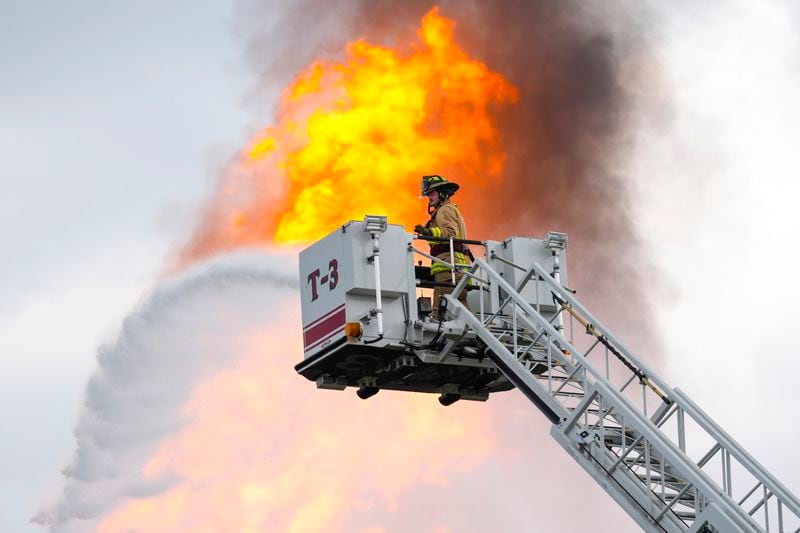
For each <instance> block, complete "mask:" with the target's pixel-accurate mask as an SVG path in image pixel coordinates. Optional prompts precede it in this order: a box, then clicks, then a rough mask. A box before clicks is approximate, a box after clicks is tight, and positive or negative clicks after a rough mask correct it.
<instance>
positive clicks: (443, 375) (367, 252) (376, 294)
mask: <svg viewBox="0 0 800 533" xmlns="http://www.w3.org/2000/svg"><path fill="white" fill-rule="evenodd" d="M423 242H424V241H423ZM415 243H416V238H415V237H414V236H413V235H411V234H408V233H406V232H405V231H404V230H403V228H402V227H401V226H396V225H391V224H388V223H387V220H386V217H382V216H367V217H366V218H365V220H364V221H363V222H361V221H351V222H349V223H347V224H345V225H343V226H342V227H341V228H340V229H338V230H337V231H335V232H333V233H332V234H330V235H329V236H328V237H325V238H324V239H322V240H321V241H319V242H318V243H316V244H314V245H312V246H311V247H309V248H308V249H306V250H304V251H303V252H302V253H301V256H300V276H301V279H300V281H301V298H302V314H303V339H304V346H305V358H304V360H303V361H302V362H301V363H299V364H298V365H297V366H296V367H295V368H296V370H297V371H298V372H299V373H300V374H302V375H303V376H305V377H307V378H308V379H311V380H313V381H315V382H316V384H317V386H318V387H319V388H323V389H335V390H344V389H345V388H347V387H354V388H356V389H357V393H358V395H359V397H361V398H363V399H366V398H369V397H371V396H372V395H374V394H376V393H378V392H379V391H380V390H381V389H389V390H400V391H409V392H428V393H436V394H439V401H440V403H442V404H443V405H450V404H452V403H453V402H455V401H458V400H478V401H485V400H487V399H488V397H489V396H490V395H491V394H492V393H498V392H503V391H508V390H512V389H514V388H516V389H518V390H519V391H520V392H522V393H523V394H524V395H525V397H526V398H527V399H528V400H529V401H530V402H531V403H532V404H534V405H535V406H536V407H537V408H538V409H539V410H540V411H541V412H542V413H543V414H544V415H545V417H546V418H547V420H548V421H549V422H550V423H551V428H550V434H551V436H552V437H553V438H554V439H555V440H556V441H557V442H558V443H559V444H560V445H561V446H562V447H563V448H564V449H565V451H566V452H567V453H568V454H569V455H570V456H571V457H572V458H573V459H574V460H575V461H577V462H578V464H580V465H581V466H582V467H583V469H584V470H585V471H586V472H587V473H588V474H589V475H590V476H591V477H592V478H593V479H594V480H595V481H596V482H597V483H598V484H599V485H600V486H602V487H603V489H604V490H605V491H606V492H607V493H608V494H609V495H610V496H611V497H612V498H613V499H614V500H615V501H616V502H617V503H618V504H619V505H620V506H621V507H622V508H623V509H624V510H625V511H626V512H627V513H628V514H629V515H630V516H631V518H632V519H633V520H634V521H635V522H636V523H637V524H638V525H639V526H640V527H641V528H642V529H643V530H645V531H654V532H655V531H666V532H679V531H680V532H683V531H688V532H699V531H716V532H720V533H727V532H761V531H779V532H794V533H797V532H800V501H798V499H797V497H796V496H795V495H794V494H792V492H791V491H789V490H788V489H787V488H786V487H785V486H784V485H782V484H781V483H780V481H778V480H777V479H776V478H775V477H774V476H773V475H772V474H771V473H770V472H769V471H767V470H766V469H765V468H764V467H763V466H762V465H760V464H759V463H758V462H757V461H756V460H755V459H754V458H753V457H752V456H751V455H750V454H749V453H748V452H747V451H746V450H745V449H744V448H742V446H740V445H739V444H738V443H737V442H736V441H735V440H734V439H733V438H732V437H731V436H730V435H728V434H727V433H726V432H725V431H724V430H723V429H722V428H721V427H719V425H717V424H716V423H715V422H714V421H713V420H712V419H711V418H710V417H709V416H708V415H707V414H706V413H704V412H703V411H702V410H701V409H700V408H699V407H698V406H697V405H696V404H695V403H694V402H693V401H692V400H691V399H690V398H689V397H688V396H687V395H686V394H684V393H683V392H682V391H680V390H679V389H677V388H672V387H671V386H670V385H669V384H668V383H666V382H665V381H664V380H663V379H662V378H661V377H660V376H659V375H658V374H657V373H656V372H655V371H654V370H653V369H652V368H650V367H649V366H648V365H647V364H646V363H645V362H644V361H642V360H641V359H640V358H639V357H638V356H636V355H635V354H634V353H632V352H631V351H630V350H629V349H628V348H627V347H626V346H625V345H624V344H623V343H622V342H621V341H620V340H619V339H618V338H617V337H616V336H615V335H614V334H613V333H612V332H611V331H610V330H609V329H608V328H607V327H605V326H604V325H603V324H602V323H601V322H600V321H599V320H598V319H597V318H596V317H595V316H594V315H592V314H591V313H590V311H589V310H588V309H587V308H586V307H585V306H583V305H582V304H581V303H580V301H578V299H577V298H576V297H575V294H574V291H572V290H571V289H569V288H568V283H567V268H566V266H567V263H566V243H567V237H566V235H564V234H561V233H549V234H548V235H547V236H546V237H545V239H534V238H528V237H511V238H509V239H506V240H505V241H469V243H467V244H472V245H476V244H477V245H479V246H481V247H483V249H484V254H483V257H478V258H477V259H476V260H475V261H474V263H473V264H472V265H470V266H469V267H468V268H466V269H464V270H463V271H464V273H465V276H464V277H463V278H462V279H461V281H460V282H459V283H457V284H449V285H450V286H451V287H453V292H452V293H451V294H448V295H446V296H445V297H444V302H443V304H444V305H445V308H446V312H445V317H444V320H442V321H440V320H434V319H433V318H432V317H431V313H430V310H431V304H432V302H431V301H430V298H429V297H428V296H427V295H426V291H427V290H428V289H430V288H431V287H433V286H435V285H436V282H434V281H433V279H432V278H431V277H430V270H429V267H425V266H423V265H422V263H421V262H418V263H417V264H415V261H419V258H424V259H427V260H429V261H439V262H442V263H443V264H445V265H446V266H447V267H448V268H451V269H455V268H458V267H456V266H455V265H454V261H452V260H451V261H450V262H446V261H441V260H440V259H437V258H434V257H431V256H430V255H429V254H427V253H425V252H424V251H423V250H420V249H418V247H416V246H415ZM451 249H452V246H451ZM476 255H477V254H476ZM463 291H467V293H468V299H467V301H468V304H469V308H467V307H466V306H464V305H463V304H462V303H461V302H460V301H459V295H461V294H462V292H463Z"/></svg>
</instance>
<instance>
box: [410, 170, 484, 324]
mask: <svg viewBox="0 0 800 533" xmlns="http://www.w3.org/2000/svg"><path fill="white" fill-rule="evenodd" d="M458 188H459V187H458V184H457V183H453V182H451V181H447V179H446V178H444V177H442V176H438V175H433V176H423V177H422V196H420V198H424V197H427V198H428V214H429V215H430V217H431V218H430V220H429V221H428V223H427V224H425V225H424V226H423V225H421V224H417V225H416V226H415V227H414V231H415V232H417V233H419V234H420V235H422V236H425V237H453V238H454V239H466V238H467V226H466V224H465V223H464V217H462V216H461V212H460V211H459V210H458V206H456V204H454V203H453V202H451V201H450V197H451V196H453V195H454V194H455V193H456V191H457V190H458ZM430 246H431V255H432V256H434V257H437V258H439V259H441V260H443V261H446V262H448V263H450V261H451V258H450V243H449V242H431V243H430ZM453 252H454V254H453V255H454V260H455V264H456V265H461V266H464V267H466V266H469V264H470V257H471V256H472V253H471V252H470V250H469V248H468V247H467V246H466V245H465V244H462V243H453ZM431 274H432V275H433V280H434V281H435V282H437V283H451V282H452V279H453V278H452V273H451V271H450V268H449V267H446V266H445V265H443V264H441V263H437V262H436V261H433V262H432V263H431ZM463 277H464V274H463V273H462V272H461V270H460V269H457V270H456V283H458V282H459V280H461V278H463ZM451 292H453V288H452V287H435V288H434V290H433V305H434V310H433V316H434V317H437V318H439V319H440V320H441V319H443V318H444V316H443V315H444V313H443V312H442V311H443V310H440V309H439V304H440V300H441V298H442V296H444V295H445V294H450V293H451ZM458 300H459V301H460V302H461V303H462V304H464V306H466V305H467V291H466V290H464V291H462V292H461V294H460V295H459V297H458Z"/></svg>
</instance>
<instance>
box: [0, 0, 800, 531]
mask: <svg viewBox="0 0 800 533" xmlns="http://www.w3.org/2000/svg"><path fill="white" fill-rule="evenodd" d="M712 4H713V5H712ZM654 9H655V10H656V12H657V13H658V14H659V21H660V26H659V29H658V35H657V42H658V43H659V44H658V47H657V52H658V54H659V60H660V61H662V62H663V65H664V66H665V71H664V74H665V79H666V87H667V89H666V94H664V95H662V97H663V98H664V102H665V108H664V112H663V116H662V120H657V121H654V120H652V115H648V116H650V117H651V118H650V119H648V120H643V122H642V124H641V125H640V130H639V131H640V134H639V136H638V137H637V143H636V146H635V153H634V156H633V158H632V160H631V161H629V162H628V163H626V165H625V168H624V169H623V170H624V171H625V172H629V173H631V175H634V176H636V187H635V191H636V200H637V201H636V202H635V204H634V214H635V217H636V220H637V226H638V228H639V229H640V232H641V235H642V237H643V239H644V241H645V245H646V246H647V247H648V249H649V250H650V253H651V257H652V259H653V263H654V264H655V265H657V266H658V268H659V269H660V271H661V273H660V276H659V277H657V278H655V277H654V279H653V290H654V293H655V298H656V301H657V302H659V303H658V305H657V318H658V321H659V323H658V327H659V331H660V332H661V334H662V336H663V341H664V343H665V346H666V352H667V354H668V356H669V358H668V359H667V361H666V363H665V368H664V371H665V373H666V375H667V376H668V379H669V381H670V382H671V383H672V384H673V385H674V386H677V387H679V388H682V389H684V390H685V391H687V392H688V393H689V394H690V395H691V396H692V397H694V398H695V399H696V401H697V402H698V403H700V405H701V406H703V407H704V408H705V409H706V410H707V411H708V412H710V413H711V414H712V415H713V416H714V417H715V418H716V419H717V421H718V422H720V423H721V425H722V426H723V427H725V428H726V429H727V430H728V431H729V433H731V434H732V435H733V436H734V437H735V438H737V439H738V440H740V441H741V442H742V443H743V444H745V446H746V447H747V448H748V449H749V450H750V451H751V452H752V453H753V455H755V456H756V458H757V459H759V460H760V461H762V462H763V463H764V464H766V465H767V466H768V467H770V468H771V469H772V470H773V472H774V473H775V474H776V475H777V476H778V477H779V479H781V480H783V481H784V482H785V483H786V484H787V485H788V487H789V488H790V489H791V490H793V491H794V492H795V493H798V492H800V474H798V472H800V463H798V460H797V458H796V455H794V454H792V453H789V450H790V449H796V447H797V445H798V443H800V442H799V441H800V432H799V430H798V429H797V427H796V423H795V420H796V418H797V416H796V410H795V407H794V403H796V402H795V400H794V399H795V398H796V392H795V388H796V385H795V382H794V380H795V379H796V376H797V375H798V374H799V373H800V372H798V371H800V363H798V361H800V353H798V352H800V337H798V336H797V335H796V334H795V331H796V324H797V323H798V319H799V318H800V316H798V312H797V310H796V309H797V305H796V302H797V301H798V298H800V277H798V276H797V272H796V270H797V264H798V258H799V257H800V252H798V250H799V249H800V239H799V238H798V234H797V232H798V231H800V209H798V207H799V206H798V197H800V180H798V178H799V177H800V170H798V169H800V164H799V163H798V154H799V153H800V151H798V144H799V143H798V134H797V124H800V40H799V39H798V35H800V11H799V10H798V8H797V6H796V2H792V1H787V2H778V1H760V2H747V1H744V0H733V1H728V2H713V3H711V2H709V3H707V4H704V3H697V2H677V3H669V6H668V7H666V6H661V7H658V6H656V7H654ZM0 13H2V15H1V16H0V82H1V83H0V156H2V158H1V159H0V190H1V191H2V194H0V242H2V250H3V253H2V261H0V428H2V435H3V438H2V439H0V502H2V504H0V530H2V531H26V530H28V527H29V526H27V520H28V519H29V518H30V517H31V516H32V515H33V514H34V513H35V512H36V510H37V509H38V507H39V506H40V505H41V504H42V502H43V501H44V500H45V499H46V498H47V497H48V495H50V494H51V493H53V492H54V491H55V490H57V489H58V488H59V484H60V480H59V476H58V470H59V469H60V468H61V467H63V465H64V464H65V463H66V462H67V460H68V458H69V456H70V454H71V452H72V447H73V445H74V441H73V436H72V433H71V432H72V429H73V427H74V425H75V421H76V419H77V416H78V413H79V409H80V405H81V401H82V397H83V393H84V388H85V385H86V382H87V380H88V377H89V375H90V374H91V372H92V371H93V369H94V368H95V366H96V362H95V357H96V349H97V347H98V345H100V344H101V343H102V342H104V341H107V340H108V339H110V338H112V337H113V336H114V335H115V333H116V332H117V330H118V329H119V326H120V322H121V320H122V319H123V318H124V316H125V315H126V314H127V313H128V312H129V311H130V309H131V308H132V307H133V306H134V305H135V304H136V302H137V301H138V300H139V299H140V298H141V297H142V295H143V294H144V292H145V291H146V290H148V289H149V288H151V287H152V285H153V282H154V279H155V277H156V275H157V274H158V272H159V270H160V269H161V268H162V267H163V265H164V261H165V257H166V254H167V253H168V252H169V250H170V247H171V246H173V245H174V244H175V243H176V242H179V241H180V240H181V238H182V237H184V236H185V235H186V233H187V232H188V230H189V228H190V226H191V224H192V222H193V221H194V218H193V214H194V210H195V209H196V207H197V205H198V204H199V202H200V201H201V200H202V199H203V198H204V197H205V195H206V194H208V193H209V191H210V190H211V189H212V185H213V183H214V182H215V179H216V176H217V175H218V173H219V170H220V169H221V168H222V167H223V166H224V164H225V162H226V161H227V158H228V157H230V155H231V154H233V153H234V152H235V150H236V149H237V148H238V147H240V146H241V145H242V142H243V140H244V139H246V138H247V134H248V133H249V132H251V131H252V130H251V129H250V128H251V127H252V125H253V124H264V123H267V122H268V121H269V117H254V116H252V114H251V113H250V112H249V111H248V110H247V108H246V106H244V105H243V103H242V102H243V98H244V96H245V95H246V94H247V92H248V90H250V89H251V88H252V86H253V80H252V78H251V74H250V73H249V72H248V71H247V69H246V67H245V64H244V60H243V53H242V49H243V45H242V42H241V40H240V39H238V38H237V37H236V36H235V34H234V21H233V6H232V5H231V4H230V3H228V2H207V3H198V2H189V1H185V2H169V3H162V2H135V3H134V2H128V3H123V2H80V1H79V2H69V3H66V2H44V1H36V0H34V1H26V2H0ZM596 313H597V314H598V315H600V316H601V317H602V310H596Z"/></svg>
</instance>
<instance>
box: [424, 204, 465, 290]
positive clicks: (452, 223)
mask: <svg viewBox="0 0 800 533" xmlns="http://www.w3.org/2000/svg"><path fill="white" fill-rule="evenodd" d="M426 227H427V228H429V229H430V230H431V236H433V237H446V238H449V237H453V238H454V239H466V238H467V225H466V224H465V223H464V217H462V216H461V212H460V211H459V210H458V206H456V204H454V203H453V202H451V201H450V199H449V198H448V199H447V200H445V201H444V202H442V203H441V204H440V205H439V207H437V208H436V210H435V211H434V212H433V213H432V214H431V219H430V220H429V221H428V223H427V224H426ZM430 244H431V255H432V256H434V257H437V258H439V259H441V260H442V261H446V262H448V263H449V262H450V243H438V242H432V243H430ZM453 249H454V250H455V254H454V256H455V264H457V265H469V264H470V260H469V257H468V256H467V248H466V246H464V245H462V244H454V245H453ZM440 272H450V269H449V268H448V267H446V266H444V265H443V264H441V263H437V262H433V264H432V265H431V274H433V275H436V274H438V273H440Z"/></svg>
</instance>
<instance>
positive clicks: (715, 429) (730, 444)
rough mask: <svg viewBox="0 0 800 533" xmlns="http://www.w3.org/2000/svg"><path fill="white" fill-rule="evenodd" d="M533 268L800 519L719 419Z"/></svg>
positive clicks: (793, 502) (799, 508) (791, 501)
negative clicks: (671, 384) (703, 408)
mask: <svg viewBox="0 0 800 533" xmlns="http://www.w3.org/2000/svg"><path fill="white" fill-rule="evenodd" d="M532 269H533V270H534V271H535V272H536V274H537V275H538V276H539V277H540V278H541V279H542V280H544V281H545V283H547V284H548V286H550V288H551V289H553V290H554V291H555V292H557V294H558V296H559V297H560V298H562V299H564V300H565V301H567V302H568V303H569V304H570V305H572V306H573V307H574V308H576V309H577V310H578V311H580V313H581V314H582V315H583V316H584V317H585V318H587V319H588V320H589V321H591V323H592V326H593V327H594V328H595V329H597V330H598V331H600V332H601V333H602V334H603V335H604V336H606V337H607V338H608V339H609V340H611V341H612V342H613V343H614V344H615V345H616V346H617V348H618V349H619V350H620V351H621V352H622V353H623V354H624V355H625V356H626V357H628V358H629V359H630V360H631V361H633V362H635V363H636V364H637V366H639V368H640V369H641V370H643V371H644V372H645V374H646V375H647V377H648V378H649V379H650V380H651V381H653V382H654V383H656V384H657V385H658V386H659V387H660V388H661V389H662V390H663V391H664V392H665V393H666V394H667V395H668V397H669V398H670V399H671V400H672V401H674V402H675V403H676V404H677V405H678V407H679V408H680V409H682V410H683V411H684V412H686V413H688V414H689V415H690V416H691V417H692V419H693V420H694V421H695V422H697V424H698V425H699V426H700V427H701V428H702V429H703V430H704V431H705V432H706V433H707V434H708V435H709V436H710V437H711V438H712V439H713V440H714V441H715V442H717V443H719V444H720V445H721V446H722V448H724V449H726V450H727V451H728V452H729V453H731V454H732V455H733V456H734V457H735V458H736V459H737V460H738V461H739V463H740V464H741V465H742V466H743V467H744V468H745V469H746V470H747V471H748V472H750V474H751V475H753V476H754V477H755V478H756V479H757V480H758V481H760V482H762V483H763V484H764V485H765V486H766V487H767V488H768V489H769V490H770V491H771V492H772V493H773V494H774V495H775V496H777V497H778V499H779V500H780V501H781V502H782V504H783V505H784V506H785V507H787V508H788V509H789V510H790V511H791V512H793V513H794V514H795V516H797V517H798V518H800V501H799V500H798V499H797V497H796V496H794V494H792V493H791V492H790V491H789V490H788V489H787V488H786V487H785V486H784V485H783V484H782V483H781V482H780V481H778V479H777V478H775V476H773V475H772V474H771V473H770V472H769V471H768V470H767V469H766V468H764V467H763V466H762V465H761V464H760V463H759V462H758V461H756V460H755V459H754V458H753V457H752V456H751V455H750V454H749V453H748V452H747V451H746V450H745V449H744V448H743V447H742V446H741V445H740V444H739V443H738V442H736V441H735V440H734V439H733V438H731V437H730V435H728V434H727V433H726V432H725V431H724V430H723V429H722V428H721V427H720V426H719V425H718V424H716V422H714V421H713V419H711V417H709V416H708V415H707V414H706V413H705V412H704V411H702V409H700V407H699V406H697V404H695V403H694V402H693V401H692V400H691V399H690V398H689V397H688V396H687V395H686V394H685V393H682V392H681V393H676V390H675V389H672V388H671V387H670V386H669V385H668V384H667V383H666V382H664V381H663V380H662V379H661V378H660V376H659V375H658V374H657V373H655V372H654V371H653V370H652V369H650V368H649V367H648V366H647V365H645V364H644V363H642V362H641V361H640V360H639V358H638V357H636V356H635V355H634V354H633V353H632V352H631V351H630V350H628V349H627V348H626V347H625V346H624V345H623V344H622V343H621V342H620V341H619V340H618V339H617V338H616V337H615V336H614V335H613V334H612V333H611V332H610V331H609V330H608V329H607V328H606V327H605V326H604V325H603V324H602V323H600V322H599V321H598V320H597V319H596V317H594V316H593V315H592V314H591V313H590V312H589V311H588V310H587V309H586V308H585V307H584V306H583V305H581V303H580V302H579V301H578V300H577V299H576V298H575V297H574V296H573V295H572V294H570V293H569V291H567V290H565V289H564V288H563V287H561V286H560V285H559V284H558V283H557V282H556V281H555V279H553V278H552V276H550V275H549V274H548V273H547V272H546V271H545V270H544V269H543V268H542V267H541V266H539V265H538V264H536V263H534V264H533V266H532Z"/></svg>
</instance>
